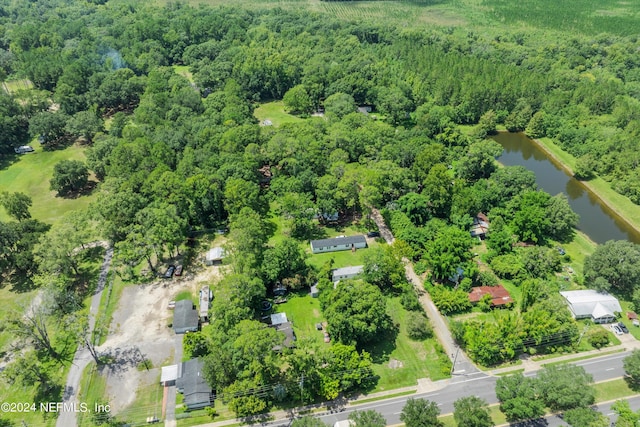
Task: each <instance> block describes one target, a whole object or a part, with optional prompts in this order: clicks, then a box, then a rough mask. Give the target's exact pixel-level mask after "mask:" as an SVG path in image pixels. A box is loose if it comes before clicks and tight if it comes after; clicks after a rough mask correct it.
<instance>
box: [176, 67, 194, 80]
mask: <svg viewBox="0 0 640 427" xmlns="http://www.w3.org/2000/svg"><path fill="white" fill-rule="evenodd" d="M173 69H174V70H175V72H176V74H180V75H181V76H183V77H186V78H187V80H189V82H190V83H193V74H192V73H191V70H189V67H188V66H187V65H174V66H173Z"/></svg>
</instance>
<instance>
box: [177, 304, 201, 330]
mask: <svg viewBox="0 0 640 427" xmlns="http://www.w3.org/2000/svg"><path fill="white" fill-rule="evenodd" d="M173 310H174V312H173V330H174V331H175V332H176V334H184V333H186V332H196V331H197V330H198V329H199V328H200V318H199V317H198V311H197V310H196V307H195V305H194V304H193V301H191V300H190V299H185V300H180V301H177V302H176V306H175V308H174V309H173Z"/></svg>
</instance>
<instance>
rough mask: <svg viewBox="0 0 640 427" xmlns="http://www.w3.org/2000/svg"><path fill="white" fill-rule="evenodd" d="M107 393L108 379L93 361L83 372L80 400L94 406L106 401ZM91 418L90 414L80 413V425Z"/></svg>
mask: <svg viewBox="0 0 640 427" xmlns="http://www.w3.org/2000/svg"><path fill="white" fill-rule="evenodd" d="M106 394H107V379H106V378H104V377H103V376H102V375H100V373H99V372H98V369H97V367H96V364H95V363H93V362H91V363H90V364H89V365H88V366H87V367H86V368H85V369H84V371H83V372H82V378H81V379H80V391H79V393H78V400H79V401H80V402H85V403H86V404H87V405H88V406H89V407H90V408H94V405H95V404H96V403H105V402H107V400H106V399H105V398H104V396H105V395H106ZM90 418H91V415H90V414H84V413H79V414H78V425H86V423H89V420H88V419H90Z"/></svg>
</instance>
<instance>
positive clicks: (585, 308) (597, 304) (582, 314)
mask: <svg viewBox="0 0 640 427" xmlns="http://www.w3.org/2000/svg"><path fill="white" fill-rule="evenodd" d="M560 295H562V296H563V297H564V299H565V300H567V305H568V307H569V310H570V311H571V314H572V315H573V317H574V318H575V319H589V318H590V319H591V320H592V321H593V322H594V323H611V322H615V320H616V312H618V313H621V312H622V307H620V302H619V301H618V299H617V298H616V297H614V296H613V295H611V294H609V293H607V292H600V291H596V290H593V289H586V290H580V291H562V292H560Z"/></svg>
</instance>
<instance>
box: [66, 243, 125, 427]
mask: <svg viewBox="0 0 640 427" xmlns="http://www.w3.org/2000/svg"><path fill="white" fill-rule="evenodd" d="M100 246H104V244H103V242H100ZM112 258H113V248H112V247H107V250H106V251H105V254H104V259H103V261H102V266H101V267H100V275H99V276H98V284H97V286H96V290H95V293H94V294H93V296H92V297H91V307H90V308H89V336H91V333H92V331H93V327H94V326H95V324H96V314H97V313H98V308H99V307H100V299H101V298H102V291H103V290H104V285H105V284H106V282H107V275H108V274H109V266H110V265H111V259H112ZM91 360H92V357H91V353H90V352H89V350H88V349H87V348H86V347H85V346H84V345H82V344H81V345H79V346H78V349H77V350H76V353H75V355H74V356H73V362H72V364H71V367H70V368H69V374H68V375H67V382H66V384H65V386H64V394H63V397H62V401H63V402H64V403H74V402H75V403H78V389H79V386H80V379H81V378H82V372H83V371H84V368H86V367H87V365H88V364H89V363H90V362H91ZM77 424H78V417H77V414H76V413H75V412H74V411H63V412H60V414H59V416H58V420H57V421H56V427H71V426H75V425H77Z"/></svg>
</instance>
